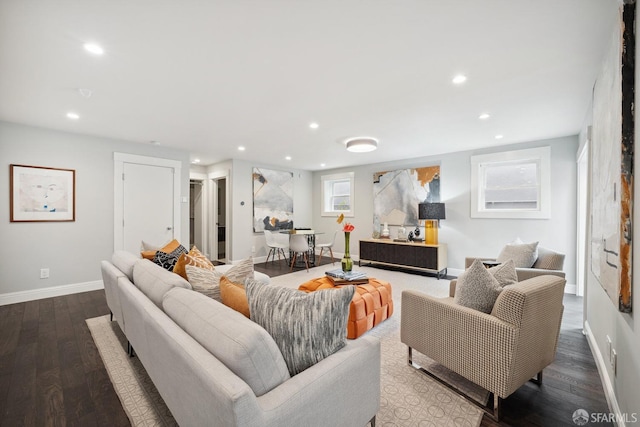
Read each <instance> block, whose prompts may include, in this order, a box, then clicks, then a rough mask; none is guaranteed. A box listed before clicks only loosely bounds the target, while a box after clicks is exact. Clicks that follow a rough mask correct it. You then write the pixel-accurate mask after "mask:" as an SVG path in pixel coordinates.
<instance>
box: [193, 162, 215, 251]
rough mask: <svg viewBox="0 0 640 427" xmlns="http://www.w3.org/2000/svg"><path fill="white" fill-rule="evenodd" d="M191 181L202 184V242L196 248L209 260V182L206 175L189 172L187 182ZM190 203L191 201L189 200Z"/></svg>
mask: <svg viewBox="0 0 640 427" xmlns="http://www.w3.org/2000/svg"><path fill="white" fill-rule="evenodd" d="M191 181H199V182H201V183H202V192H201V194H200V197H202V204H201V209H200V215H201V218H202V235H201V236H200V240H201V241H202V247H201V248H198V249H200V251H201V252H202V253H203V254H205V256H207V257H209V259H211V258H210V257H211V255H212V254H211V250H210V242H209V239H208V238H207V236H208V235H209V226H210V225H209V221H208V218H209V205H210V202H209V182H208V179H207V174H206V173H199V172H189V182H191ZM189 203H191V200H189Z"/></svg>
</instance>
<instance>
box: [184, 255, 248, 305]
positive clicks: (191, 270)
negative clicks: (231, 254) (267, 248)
mask: <svg viewBox="0 0 640 427" xmlns="http://www.w3.org/2000/svg"><path fill="white" fill-rule="evenodd" d="M185 272H186V274H187V280H188V281H189V283H191V287H193V289H194V290H195V291H198V292H200V293H202V294H205V295H206V296H208V297H210V298H213V299H214V300H216V301H219V302H222V298H221V297H220V278H222V276H226V277H227V279H229V280H230V281H231V282H233V283H244V281H245V280H246V279H248V278H250V279H253V258H251V257H249V258H247V259H243V260H242V261H240V262H238V263H237V264H234V265H233V266H232V267H231V268H230V269H229V270H227V271H225V272H221V271H218V270H207V269H202V268H198V267H195V266H192V265H186V266H185Z"/></svg>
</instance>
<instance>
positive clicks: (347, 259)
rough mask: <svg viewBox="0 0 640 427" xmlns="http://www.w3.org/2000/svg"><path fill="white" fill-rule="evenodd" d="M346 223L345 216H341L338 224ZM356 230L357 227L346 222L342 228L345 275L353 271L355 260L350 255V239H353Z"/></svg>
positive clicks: (343, 268) (343, 269)
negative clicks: (352, 233)
mask: <svg viewBox="0 0 640 427" xmlns="http://www.w3.org/2000/svg"><path fill="white" fill-rule="evenodd" d="M342 221H344V214H340V216H339V217H338V221H337V222H338V224H342ZM354 229H355V226H354V225H353V224H351V223H348V222H345V223H344V225H343V226H342V231H343V232H344V255H343V256H342V263H341V264H342V271H343V272H345V273H348V272H350V271H351V270H353V260H352V259H351V255H349V238H350V237H351V232H352V231H353V230H354Z"/></svg>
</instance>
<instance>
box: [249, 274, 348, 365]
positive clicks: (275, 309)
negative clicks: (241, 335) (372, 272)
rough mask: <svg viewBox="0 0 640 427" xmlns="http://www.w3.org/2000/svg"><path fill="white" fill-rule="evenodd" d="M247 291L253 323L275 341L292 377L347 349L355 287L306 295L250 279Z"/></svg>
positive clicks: (344, 287)
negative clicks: (348, 325)
mask: <svg viewBox="0 0 640 427" xmlns="http://www.w3.org/2000/svg"><path fill="white" fill-rule="evenodd" d="M245 289H246V290H247V299H248V300H249V311H250V312H251V320H253V321H254V322H256V323H257V324H259V325H260V326H262V327H263V328H264V329H266V330H267V332H269V334H270V335H271V336H272V337H273V339H274V341H275V342H276V344H277V345H278V348H279V349H280V351H281V352H282V356H283V357H284V360H285V362H286V364H287V368H288V370H289V374H290V375H291V376H294V375H296V374H298V373H300V372H302V371H304V370H305V369H307V368H308V367H310V366H312V365H314V364H316V363H318V362H319V361H321V360H322V359H324V358H325V357H328V356H330V355H331V354H333V353H335V352H336V351H338V350H340V349H341V348H342V347H344V346H345V345H346V342H347V318H348V317H349V304H350V303H351V299H352V298H353V293H354V292H355V287H354V286H343V287H341V288H339V289H326V290H321V291H316V292H311V293H306V292H302V291H298V290H296V289H289V288H283V287H279V286H264V285H263V284H262V283H260V282H257V281H255V280H251V279H249V280H247V281H246V282H245Z"/></svg>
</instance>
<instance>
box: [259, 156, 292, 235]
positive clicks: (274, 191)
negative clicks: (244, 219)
mask: <svg viewBox="0 0 640 427" xmlns="http://www.w3.org/2000/svg"><path fill="white" fill-rule="evenodd" d="M292 228H293V173H291V172H283V171H274V170H269V169H264V168H253V231H254V232H256V233H260V232H262V231H264V230H289V229H292Z"/></svg>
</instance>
